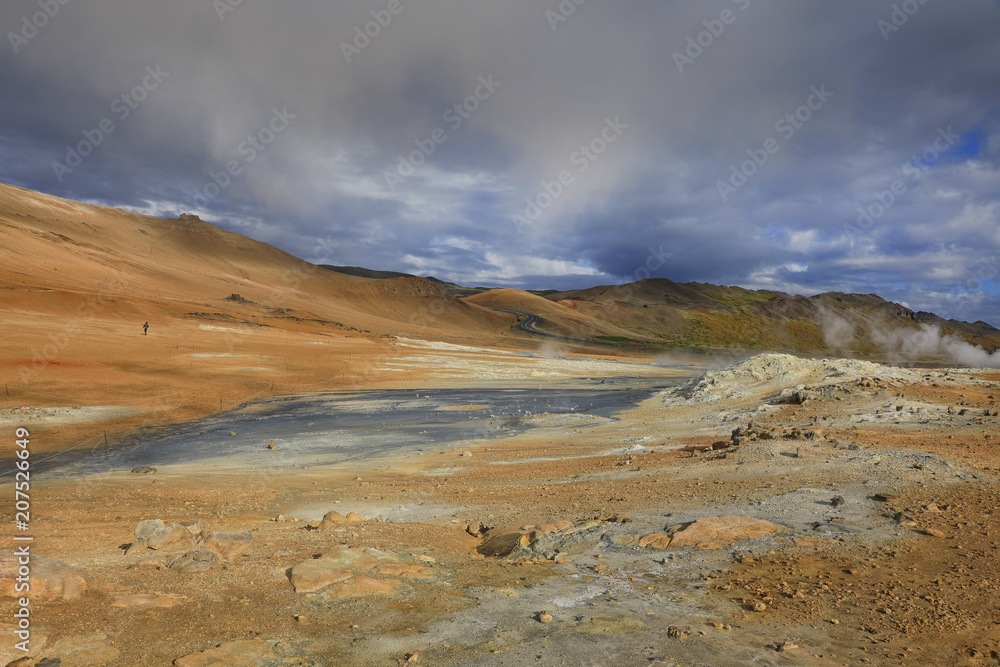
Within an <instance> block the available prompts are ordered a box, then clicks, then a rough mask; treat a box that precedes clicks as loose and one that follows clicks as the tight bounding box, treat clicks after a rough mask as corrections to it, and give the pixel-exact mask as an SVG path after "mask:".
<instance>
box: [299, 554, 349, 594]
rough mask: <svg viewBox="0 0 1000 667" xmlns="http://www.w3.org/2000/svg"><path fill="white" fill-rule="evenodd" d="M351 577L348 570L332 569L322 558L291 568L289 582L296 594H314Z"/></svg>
mask: <svg viewBox="0 0 1000 667" xmlns="http://www.w3.org/2000/svg"><path fill="white" fill-rule="evenodd" d="M353 576H354V573H353V572H351V571H350V570H345V569H343V568H339V567H334V566H333V565H332V564H330V563H329V562H327V561H326V560H324V559H323V558H314V559H312V560H307V561H304V562H302V563H299V564H298V565H296V566H295V567H293V568H292V576H291V581H292V586H293V587H294V588H295V592H296V593H316V592H318V591H321V590H323V589H324V588H326V587H327V586H332V585H333V584H335V583H338V582H340V581H344V580H346V579H350V578H351V577H353Z"/></svg>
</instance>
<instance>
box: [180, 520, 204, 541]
mask: <svg viewBox="0 0 1000 667" xmlns="http://www.w3.org/2000/svg"><path fill="white" fill-rule="evenodd" d="M181 525H182V526H184V527H185V528H187V531H188V532H189V533H191V535H193V536H194V537H198V536H200V535H201V533H202V531H203V530H204V528H203V527H202V525H201V519H195V520H194V521H185V522H184V523H182V524H181Z"/></svg>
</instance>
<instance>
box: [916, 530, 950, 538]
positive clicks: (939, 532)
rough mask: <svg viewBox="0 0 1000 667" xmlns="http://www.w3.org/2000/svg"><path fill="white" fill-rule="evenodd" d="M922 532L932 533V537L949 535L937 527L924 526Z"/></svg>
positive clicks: (925, 533)
mask: <svg viewBox="0 0 1000 667" xmlns="http://www.w3.org/2000/svg"><path fill="white" fill-rule="evenodd" d="M920 532H921V533H923V534H924V535H930V536H931V537H940V538H944V537H948V535H947V533H945V532H943V531H940V530H938V529H937V528H922V529H921V530H920Z"/></svg>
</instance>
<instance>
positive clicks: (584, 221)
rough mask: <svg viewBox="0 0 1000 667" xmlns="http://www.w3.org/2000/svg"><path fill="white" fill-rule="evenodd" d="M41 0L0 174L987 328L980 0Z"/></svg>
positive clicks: (2, 108)
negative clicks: (831, 293) (818, 296)
mask: <svg viewBox="0 0 1000 667" xmlns="http://www.w3.org/2000/svg"><path fill="white" fill-rule="evenodd" d="M63 1H64V2H65V4H61V3H60V2H59V0H42V2H41V3H39V1H38V0H12V1H9V2H7V3H5V4H4V5H3V7H2V8H0V30H2V31H3V34H4V35H5V36H6V40H5V43H4V44H0V90H2V91H3V93H4V94H3V96H2V97H0V159H2V162H0V164H2V165H3V171H2V173H0V178H3V179H4V180H7V181H10V182H14V183H17V184H19V185H24V186H27V187H31V188H35V189H39V190H43V191H46V192H51V193H54V194H59V195H64V196H69V197H73V198H77V199H84V200H90V201H100V202H102V203H108V204H113V205H124V206H129V207H131V208H134V209H137V210H143V211H148V212H151V213H155V214H159V215H174V214H177V213H180V212H182V211H186V212H197V213H199V214H201V215H203V216H204V217H205V218H206V219H210V220H214V221H217V222H219V223H220V224H223V225H225V226H227V227H229V228H231V229H234V230H236V231H240V232H241V233H245V234H248V235H250V236H253V237H255V238H258V239H261V240H264V241H267V242H269V243H273V244H275V245H278V246H279V247H282V248H284V249H286V250H289V251H290V252H293V253H295V254H298V255H299V256H302V257H304V258H306V259H309V260H317V261H324V262H328V263H336V264H354V265H367V266H372V267H374V268H383V269H396V270H403V271H411V272H416V273H421V274H425V275H427V274H433V275H436V276H439V277H441V278H445V279H451V280H456V281H460V282H465V283H476V284H495V285H513V286H528V287H549V286H551V287H556V288H563V289H567V288H572V287H583V286H589V285H592V284H598V283H612V282H620V281H624V280H631V279H635V278H642V277H645V276H646V275H647V273H648V274H649V275H653V276H664V277H670V278H673V279H676V280H698V281H703V282H718V283H721V282H725V283H733V284H741V285H745V286H748V287H757V288H768V289H779V290H785V291H791V292H802V293H815V292H819V291H824V290H834V289H836V290H842V291H858V292H865V293H867V292H879V293H881V294H883V295H886V296H890V297H892V298H894V299H897V300H900V301H903V302H904V303H907V304H908V305H910V306H912V307H915V308H922V309H929V310H935V311H937V312H940V313H942V314H944V315H961V316H962V317H965V318H968V319H985V320H988V321H992V322H993V323H994V324H1000V297H998V291H1000V290H998V289H997V288H996V284H997V283H996V280H997V278H1000V276H998V275H997V274H996V273H995V272H994V273H993V274H992V275H991V270H990V268H989V267H991V266H996V260H995V257H996V255H997V251H998V250H1000V201H998V199H1000V197H998V192H997V188H996V183H997V182H998V175H1000V173H998V172H1000V164H998V163H1000V89H998V88H997V87H996V85H995V82H996V81H997V80H998V76H997V75H998V74H1000V40H997V39H996V35H997V34H998V33H1000V4H998V3H989V2H981V1H976V0H959V1H958V2H949V3H946V2H944V1H943V0H925V1H924V2H923V3H921V2H919V0H907V1H905V2H895V3H893V2H871V1H870V0H865V1H864V2H862V1H861V0H849V1H846V2H840V3H793V2H778V1H776V0H773V1H766V0H713V1H711V2H704V3H693V2H692V3H663V2H661V3H649V2H638V1H636V0H624V1H623V2H617V3H609V2H599V1H598V0H587V1H586V2H583V3H582V4H579V5H576V4H575V3H573V2H571V0H563V2H559V1H558V0H542V1H536V0H512V1H510V2H504V3H486V2H474V3H459V2H454V1H453V0H452V1H444V0H399V2H398V4H397V3H395V2H390V1H389V0H373V1H366V2H355V3H350V4H349V6H347V7H340V6H337V5H335V4H334V3H329V2H321V1H319V0H303V1H300V2H296V3H294V4H293V5H289V4H285V5H282V4H279V3H276V2H265V1H264V0H243V2H241V3H239V4H238V5H236V4H231V3H229V2H227V0H218V1H217V2H211V1H209V0H177V1H176V2H170V3H135V2H126V1H125V0H94V1H92V2H82V1H81V0H63ZM894 4H895V7H896V8H898V10H897V9H894ZM46 8H47V9H48V13H47V14H46V13H45V10H46ZM55 8H57V9H55ZM560 8H561V9H560ZM570 9H572V12H570V11H569V10H570ZM390 10H392V11H390ZM560 11H561V12H562V13H560ZM39 12H42V14H41V18H40V15H39ZM372 12H375V13H374V14H372ZM25 21H27V23H26V22H25ZM372 21H376V23H372ZM378 21H381V23H378ZM36 24H38V25H36ZM39 26H40V27H39ZM366 29H367V30H368V32H369V33H370V34H372V35H374V36H368V35H365V34H364V32H365V30H366ZM376 33H377V34H376ZM11 34H13V35H14V36H13V37H12V36H11ZM147 68H152V71H154V72H162V74H161V75H160V76H158V77H155V78H150V69H147ZM154 79H155V80H154ZM484 81H487V82H488V84H484ZM154 84H155V85H154ZM123 96H124V97H123ZM456 105H458V106H457V107H456ZM126 111H127V112H128V113H125V112H126ZM104 121H107V123H110V125H108V124H107V123H105V125H104V126H103V127H104V130H102V129H101V128H102V125H101V124H102V122H104ZM611 128H617V129H611ZM956 136H957V137H959V139H957V140H953V139H949V141H948V142H945V141H944V139H942V137H949V138H952V137H956ZM98 139H99V142H98ZM92 140H93V141H92ZM87 142H92V143H94V144H97V145H95V146H93V147H92V150H89V151H88V148H90V147H88V146H87ZM935 142H937V145H936V147H935ZM81 143H82V144H83V146H82V149H81V151H87V152H89V155H86V156H79V158H80V159H79V160H78V161H77V159H76V158H75V157H74V156H73V151H75V150H76V149H77V148H80V147H81ZM68 147H69V148H68ZM56 162H58V163H61V164H62V165H63V166H64V168H63V169H60V168H58V167H54V166H53V164H54V163H56ZM894 184H895V190H894V189H893V188H894ZM880 207H881V208H880ZM859 209H860V210H859ZM865 212H868V217H867V218H865V217H863V214H864V213H865ZM515 215H517V216H520V218H519V219H518V221H517V222H515V220H514V216H515Z"/></svg>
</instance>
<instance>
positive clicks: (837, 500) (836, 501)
mask: <svg viewBox="0 0 1000 667" xmlns="http://www.w3.org/2000/svg"><path fill="white" fill-rule="evenodd" d="M830 504H831V505H833V506H834V507H840V506H841V505H843V504H844V496H834V497H833V498H831V499H830Z"/></svg>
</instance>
